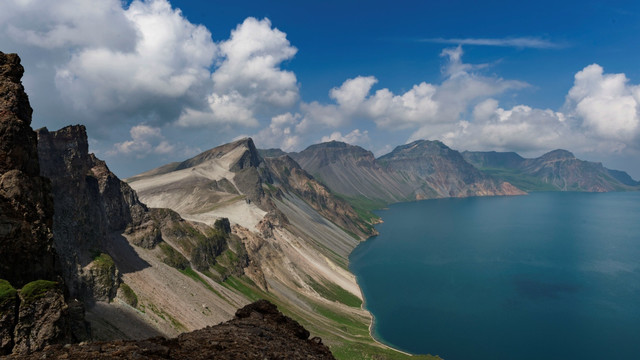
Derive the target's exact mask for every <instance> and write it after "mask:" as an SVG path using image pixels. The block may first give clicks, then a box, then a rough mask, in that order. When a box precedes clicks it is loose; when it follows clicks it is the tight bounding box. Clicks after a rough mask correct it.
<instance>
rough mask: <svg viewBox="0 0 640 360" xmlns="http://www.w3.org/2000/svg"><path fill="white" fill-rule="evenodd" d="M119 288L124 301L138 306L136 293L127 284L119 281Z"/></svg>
mask: <svg viewBox="0 0 640 360" xmlns="http://www.w3.org/2000/svg"><path fill="white" fill-rule="evenodd" d="M120 290H122V297H123V300H124V302H126V303H127V304H129V305H131V306H132V307H137V306H138V295H136V293H135V292H134V291H133V289H132V288H131V287H130V286H129V285H127V284H125V283H121V284H120Z"/></svg>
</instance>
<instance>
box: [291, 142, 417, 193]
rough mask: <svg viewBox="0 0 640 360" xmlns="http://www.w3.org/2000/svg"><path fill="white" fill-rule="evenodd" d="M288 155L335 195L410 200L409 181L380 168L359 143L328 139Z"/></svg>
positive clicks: (410, 188)
mask: <svg viewBox="0 0 640 360" xmlns="http://www.w3.org/2000/svg"><path fill="white" fill-rule="evenodd" d="M290 156H291V157H292V158H293V159H294V160H295V161H296V162H298V164H300V166H301V167H302V168H303V169H305V170H306V171H307V172H309V173H310V174H312V175H313V176H315V177H316V178H318V179H319V180H320V181H322V182H323V183H324V184H326V185H327V186H328V187H329V188H330V189H331V190H332V191H334V192H336V193H338V194H342V195H346V196H347V197H350V198H357V197H364V198H367V199H371V200H374V201H379V202H383V203H389V202H397V201H404V200H410V199H412V196H413V191H412V184H410V183H408V182H407V181H406V180H405V179H403V178H401V177H399V176H397V175H396V174H394V173H391V172H388V171H386V170H385V169H383V168H382V167H381V166H380V165H379V164H378V162H377V161H376V159H375V157H374V156H373V153H371V152H370V151H367V150H365V149H363V148H361V147H359V146H353V145H349V144H346V143H343V142H338V141H331V142H328V143H322V144H317V145H311V146H309V147H308V148H306V149H305V150H303V151H301V152H299V153H291V154H290Z"/></svg>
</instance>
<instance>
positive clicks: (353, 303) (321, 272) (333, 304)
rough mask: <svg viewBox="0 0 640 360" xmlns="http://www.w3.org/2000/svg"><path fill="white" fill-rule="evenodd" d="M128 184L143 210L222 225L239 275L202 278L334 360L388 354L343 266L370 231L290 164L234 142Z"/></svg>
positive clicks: (249, 142)
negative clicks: (255, 305)
mask: <svg viewBox="0 0 640 360" xmlns="http://www.w3.org/2000/svg"><path fill="white" fill-rule="evenodd" d="M127 181H128V182H129V184H130V185H131V187H132V188H134V189H135V190H136V191H137V192H138V194H139V196H140V199H141V200H142V201H143V202H145V203H147V204H149V205H151V206H161V207H167V208H170V209H173V210H175V211H176V212H178V213H179V214H180V215H181V216H182V217H183V218H186V219H189V220H197V221H201V222H203V223H205V224H208V225H212V223H213V222H214V221H215V220H216V219H218V218H219V217H220V216H225V217H228V219H229V221H230V225H231V236H232V237H237V238H238V239H239V240H240V242H241V245H242V246H243V247H244V248H245V249H246V255H247V261H246V264H245V266H244V268H243V273H237V274H229V275H228V276H226V277H225V276H218V274H215V273H214V271H213V270H215V269H216V268H215V267H214V268H213V269H212V271H211V273H203V274H204V275H206V276H207V277H209V278H211V279H214V280H216V281H219V282H220V284H222V285H223V286H225V287H227V288H228V289H234V290H238V291H240V292H242V293H243V294H244V295H246V296H248V297H249V298H251V299H254V298H265V299H269V300H270V301H273V302H274V303H276V304H278V306H280V308H281V309H283V311H284V312H285V313H287V314H288V315H289V316H292V317H293V318H295V319H297V320H299V321H300V322H301V323H302V324H303V325H304V326H305V327H308V328H309V329H310V331H311V332H312V333H315V334H319V335H321V336H322V338H323V339H324V340H325V341H326V343H327V344H328V345H329V346H330V347H332V349H333V350H336V351H338V353H340V352H342V353H352V352H353V351H357V352H362V353H364V354H367V353H368V354H378V355H385V354H393V353H394V352H393V351H391V350H388V349H385V348H384V347H383V346H381V345H379V344H377V343H375V342H374V341H373V340H372V339H371V337H370V335H369V331H368V326H369V324H370V322H371V317H370V314H369V313H368V312H366V311H365V310H363V309H362V308H361V304H362V295H361V293H360V289H359V287H358V285H357V283H356V280H355V276H353V274H351V273H350V272H349V271H348V267H347V266H348V255H349V253H350V252H351V251H352V250H353V248H354V247H355V246H356V245H357V244H358V243H359V241H360V239H364V238H366V237H368V236H370V235H372V234H374V229H373V228H372V227H371V225H370V224H369V223H367V222H365V221H363V220H362V219H361V218H360V217H359V216H358V214H357V213H356V212H355V211H354V210H353V209H352V208H351V206H350V205H349V204H348V203H347V202H345V201H343V200H340V199H338V198H335V197H334V196H333V195H332V194H331V193H330V192H329V191H328V189H327V188H326V187H325V186H324V185H323V184H321V183H319V182H317V181H316V180H315V179H314V178H313V177H311V176H310V175H309V174H308V173H306V172H305V171H304V170H303V169H301V168H300V167H299V166H298V164H297V163H295V161H293V160H292V159H291V158H289V157H288V156H281V157H279V158H269V159H266V160H264V159H262V158H261V157H260V156H259V154H258V152H257V150H256V148H255V146H254V144H253V141H252V140H251V139H242V140H238V141H235V142H233V143H230V144H226V145H223V146H219V147H216V148H214V149H211V150H208V151H206V152H204V153H202V154H200V155H198V156H196V157H194V158H192V159H189V160H186V161H184V162H182V163H179V164H175V165H171V166H165V167H163V168H161V169H155V170H152V171H149V172H146V173H143V174H140V175H137V176H134V177H132V178H130V179H128V180H127ZM354 349H357V350H354ZM395 354H396V355H397V353H395Z"/></svg>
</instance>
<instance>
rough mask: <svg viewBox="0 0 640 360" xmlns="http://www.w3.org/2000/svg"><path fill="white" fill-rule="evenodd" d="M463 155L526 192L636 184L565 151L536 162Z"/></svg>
mask: <svg viewBox="0 0 640 360" xmlns="http://www.w3.org/2000/svg"><path fill="white" fill-rule="evenodd" d="M463 156H464V157H465V159H467V161H469V162H470V163H472V164H473V165H475V166H476V167H477V168H479V169H481V170H482V171H483V172H485V173H487V174H491V175H493V176H496V177H500V178H502V179H504V180H506V181H510V182H512V183H513V184H515V185H516V186H519V187H521V188H522V189H524V190H527V191H535V190H547V191H549V190H555V191H558V190H559V191H588V192H605V191H621V190H634V189H637V187H638V185H639V183H638V182H636V181H634V180H633V179H632V178H631V177H630V176H629V175H628V174H627V173H625V172H623V171H617V170H609V169H607V168H605V167H604V166H602V164H601V163H594V162H590V161H584V160H580V159H577V158H576V157H575V156H574V155H573V154H572V153H570V152H569V151H566V150H554V151H551V152H548V153H546V154H544V155H542V156H540V157H538V158H535V159H524V158H522V157H520V156H519V155H517V154H515V153H496V152H470V151H466V152H464V153H463Z"/></svg>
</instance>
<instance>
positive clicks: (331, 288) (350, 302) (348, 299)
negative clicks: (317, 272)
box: [307, 278, 362, 308]
mask: <svg viewBox="0 0 640 360" xmlns="http://www.w3.org/2000/svg"><path fill="white" fill-rule="evenodd" d="M307 283H308V284H309V286H311V287H312V288H313V290H315V291H316V292H317V293H318V294H320V296H322V297H323V298H325V299H327V300H331V301H337V302H340V303H343V304H345V305H347V306H351V307H356V308H359V307H360V306H361V305H362V300H360V298H358V297H357V296H355V295H353V294H352V293H350V292H348V291H347V290H345V289H343V288H342V287H340V286H339V285H336V284H334V283H322V284H320V283H318V282H316V281H315V280H314V279H312V278H309V279H308V281H307Z"/></svg>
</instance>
